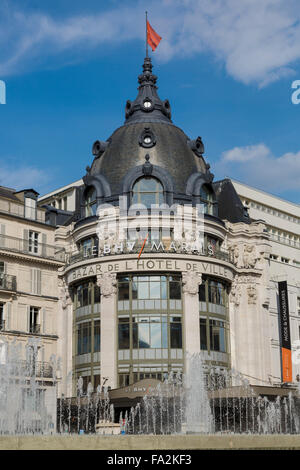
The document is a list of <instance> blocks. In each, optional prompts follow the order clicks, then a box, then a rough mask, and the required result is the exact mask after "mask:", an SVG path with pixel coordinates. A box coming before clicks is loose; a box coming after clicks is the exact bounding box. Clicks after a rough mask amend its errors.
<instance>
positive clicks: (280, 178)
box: [214, 143, 300, 194]
mask: <svg viewBox="0 0 300 470" xmlns="http://www.w3.org/2000/svg"><path fill="white" fill-rule="evenodd" d="M214 168H215V169H216V170H217V173H218V176H220V177H222V176H224V175H230V176H232V177H234V178H237V179H240V180H241V181H245V182H247V184H250V185H252V186H256V187H259V188H262V189H265V190H266V191H272V192H275V193H276V194H279V193H280V192H283V191H289V190H299V187H300V151H299V152H296V153H292V152H288V153H285V154H283V155H281V156H279V157H276V156H274V155H273V153H272V152H271V150H270V149H269V148H268V147H267V146H266V145H265V144H262V143H260V144H257V145H251V146H246V147H235V148H233V149H231V150H227V151H226V152H223V154H222V156H221V159H220V160H219V161H218V162H217V163H216V164H215V165H214Z"/></svg>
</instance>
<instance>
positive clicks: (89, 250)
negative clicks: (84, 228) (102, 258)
mask: <svg viewBox="0 0 300 470" xmlns="http://www.w3.org/2000/svg"><path fill="white" fill-rule="evenodd" d="M79 250H80V252H81V253H82V256H83V257H84V258H92V257H96V256H98V238H97V237H89V238H85V239H84V240H81V241H80V243H79Z"/></svg>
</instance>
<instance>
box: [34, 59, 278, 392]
mask: <svg viewBox="0 0 300 470" xmlns="http://www.w3.org/2000/svg"><path fill="white" fill-rule="evenodd" d="M156 81H157V77H156V76H155V75H154V74H153V73H152V64H151V60H150V59H149V58H146V59H145V61H144V64H143V71H142V73H141V75H139V77H138V82H139V88H138V95H137V97H136V99H135V100H134V101H127V103H126V108H125V122H124V124H123V125H122V126H121V127H119V128H118V129H116V130H115V132H114V133H113V134H112V135H111V137H110V138H109V139H107V140H106V141H105V142H102V141H99V140H97V141H96V142H95V143H94V145H93V154H94V159H93V162H92V164H91V166H88V167H87V168H86V171H87V172H86V174H85V176H84V177H83V185H81V186H79V187H77V199H76V209H75V211H74V212H73V215H72V216H71V217H70V213H67V212H66V213H65V214H64V212H63V211H59V212H60V214H59V223H58V222H57V225H59V226H58V228H57V230H56V241H57V243H59V245H60V246H64V247H65V249H66V251H67V253H68V261H67V263H66V265H65V267H64V269H63V270H61V272H60V308H61V322H60V329H61V331H60V332H59V338H60V339H59V348H60V351H59V353H60V354H61V357H62V359H63V361H62V362H63V363H62V368H63V370H62V388H61V391H62V393H64V394H65V395H67V396H70V395H71V394H74V393H75V392H76V383H77V380H78V378H79V377H80V376H81V377H82V378H83V388H84V391H86V389H87V385H88V383H89V382H91V383H92V385H93V387H94V389H95V388H96V387H97V386H98V385H100V386H102V385H104V384H105V385H106V386H109V387H111V388H112V389H114V388H118V387H123V386H127V385H129V384H132V383H135V382H137V381H139V380H141V379H144V378H154V379H158V380H161V379H163V377H164V376H165V375H166V374H169V373H170V372H171V371H173V372H174V373H177V372H179V373H181V372H183V371H184V369H185V360H186V359H185V358H186V354H187V353H189V354H193V353H198V352H200V351H202V352H203V358H204V361H205V366H206V367H220V368H228V367H231V368H232V367H234V368H235V369H237V370H238V371H239V372H241V373H242V374H244V375H245V376H246V377H248V378H249V380H250V381H251V383H253V384H266V383H268V384H270V381H269V374H270V357H269V356H270V348H269V338H268V334H269V333H268V318H269V317H268V314H267V310H268V302H269V300H268V275H269V274H268V266H269V259H268V258H269V238H268V233H267V232H266V230H265V226H264V224H263V223H262V222H256V221H252V220H251V219H250V218H249V215H248V213H247V211H246V210H245V208H244V207H243V205H242V203H241V201H240V199H239V197H238V196H237V193H236V191H235V189H234V187H233V185H232V183H231V181H230V180H224V181H220V182H214V176H213V174H212V173H211V172H210V165H209V164H208V163H207V162H206V161H205V159H204V157H203V153H204V145H203V142H202V139H201V137H198V138H197V139H195V140H191V139H190V138H189V137H187V136H186V134H185V133H184V132H183V131H182V130H181V129H180V128H178V127H176V125H174V123H173V122H172V120H171V108H170V103H169V102H168V100H165V101H162V100H161V99H160V98H159V96H158V94H157V86H156ZM58 196H59V195H58ZM120 197H121V199H120ZM43 199H44V200H47V196H44V197H43ZM120 201H121V202H120ZM105 203H107V204H110V205H111V206H113V208H114V213H115V217H116V219H117V223H118V226H119V229H120V227H121V222H122V220H123V215H124V213H126V210H127V209H128V208H129V207H130V206H131V205H132V204H144V206H146V208H147V209H150V208H151V205H152V204H159V205H160V206H161V204H164V203H165V204H167V205H168V207H171V206H173V207H174V206H177V207H182V206H184V207H189V208H190V212H189V214H190V221H191V222H192V221H193V220H195V219H196V218H197V214H198V212H197V211H198V209H197V205H199V204H201V205H202V207H203V208H204V239H203V246H202V249H201V250H200V251H197V250H196V251H195V250H193V248H192V242H193V241H194V238H195V233H194V232H193V231H192V230H186V232H185V233H182V239H183V242H182V240H181V241H180V243H178V240H177V238H176V236H174V224H175V219H176V215H175V213H174V212H173V211H171V212H169V215H170V227H168V228H167V227H166V224H165V220H166V218H165V217H164V208H163V207H162V206H161V207H162V208H160V209H159V210H158V211H157V212H156V215H155V216H154V218H152V219H151V224H150V227H149V225H148V224H149V221H148V224H146V219H147V216H148V211H147V210H146V211H144V213H143V214H139V215H142V217H141V219H140V220H141V221H142V222H141V224H140V227H139V230H140V231H139V234H138V236H136V233H135V234H134V233H133V232H132V233H131V231H130V228H126V234H125V236H124V240H123V241H120V240H119V239H117V238H116V237H115V235H114V232H113V231H110V223H111V222H112V219H110V217H109V214H108V217H107V219H105V220H106V222H105V223H106V226H105V227H106V228H105V229H104V230H103V232H101V234H100V236H99V237H98V233H99V232H98V230H99V222H101V215H100V217H99V218H98V216H97V215H96V211H97V208H98V207H99V206H100V205H102V204H105ZM166 207H167V206H166ZM48 210H49V217H52V219H51V220H54V219H53V217H54V218H55V216H57V209H54V208H53V207H52V208H51V207H50V206H48ZM51 211H52V216H51ZM55 211H56V212H55ZM143 215H144V219H145V226H143ZM106 216H107V214H106ZM129 219H130V215H129ZM104 225H105V224H104ZM123 235H124V234H123ZM145 239H146V242H145ZM144 242H145V243H144ZM141 249H142V252H141ZM140 252H141V254H140ZM139 254H140V256H139ZM71 372H72V374H71ZM70 377H72V378H70Z"/></svg>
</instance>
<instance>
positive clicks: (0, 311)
mask: <svg viewBox="0 0 300 470" xmlns="http://www.w3.org/2000/svg"><path fill="white" fill-rule="evenodd" d="M3 330H5V323H4V304H3V303H0V331H3Z"/></svg>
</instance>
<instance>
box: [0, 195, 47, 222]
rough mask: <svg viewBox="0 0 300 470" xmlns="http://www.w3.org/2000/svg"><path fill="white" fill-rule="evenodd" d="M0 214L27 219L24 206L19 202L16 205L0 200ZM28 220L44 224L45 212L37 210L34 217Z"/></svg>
mask: <svg viewBox="0 0 300 470" xmlns="http://www.w3.org/2000/svg"><path fill="white" fill-rule="evenodd" d="M0 212H5V213H6V214H11V215H16V216H17V217H23V218H24V219H28V217H25V206H24V204H22V203H21V202H20V203H18V202H14V201H7V200H5V199H2V200H1V201H0ZM29 220H37V221H38V222H44V223H45V210H41V209H39V208H37V209H36V211H35V214H34V217H32V218H30V219H29Z"/></svg>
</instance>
